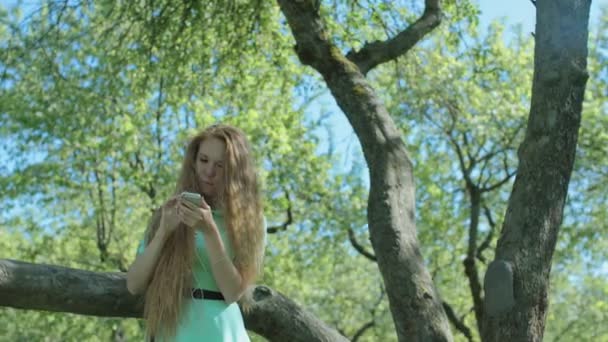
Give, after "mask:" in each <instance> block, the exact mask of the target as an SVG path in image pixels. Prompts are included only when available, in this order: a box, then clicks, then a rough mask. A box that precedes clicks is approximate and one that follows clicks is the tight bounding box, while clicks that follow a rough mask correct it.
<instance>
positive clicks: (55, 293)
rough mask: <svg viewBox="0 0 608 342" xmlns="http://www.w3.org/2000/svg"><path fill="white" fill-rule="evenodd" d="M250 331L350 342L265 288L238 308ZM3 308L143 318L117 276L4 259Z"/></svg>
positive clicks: (0, 262)
mask: <svg viewBox="0 0 608 342" xmlns="http://www.w3.org/2000/svg"><path fill="white" fill-rule="evenodd" d="M239 304H240V305H241V310H242V311H243V318H244V321H245V326H246V328H247V329H249V330H252V331H254V332H256V333H257V334H259V335H261V336H264V337H265V338H266V339H267V340H269V341H301V342H307V341H347V339H346V338H345V337H344V336H342V335H340V334H339V333H338V332H337V331H336V330H334V329H332V328H331V327H329V326H327V325H326V324H325V323H324V322H322V321H320V320H318V319H317V318H315V317H314V316H313V315H312V314H310V313H309V312H307V311H306V310H304V309H303V308H301V307H300V306H298V305H297V304H296V303H295V302H293V301H292V300H290V299H289V298H287V297H285V296H283V295H282V294H281V293H279V292H277V291H275V290H273V289H271V288H269V287H267V286H263V285H258V286H255V287H253V288H251V289H250V290H249V291H248V292H247V293H246V295H245V297H244V298H243V301H242V302H241V303H239ZM0 307H11V308H15V309H24V310H43V311H52V312H67V313H75V314H79V315H92V316H101V317H133V318H141V317H142V312H143V297H139V296H132V295H131V294H129V292H128V291H127V286H126V277H125V274H124V273H118V272H111V273H109V272H91V271H85V270H78V269H73V268H67V267H61V266H54V265H37V264H31V263H27V262H22V261H16V260H7V259H0Z"/></svg>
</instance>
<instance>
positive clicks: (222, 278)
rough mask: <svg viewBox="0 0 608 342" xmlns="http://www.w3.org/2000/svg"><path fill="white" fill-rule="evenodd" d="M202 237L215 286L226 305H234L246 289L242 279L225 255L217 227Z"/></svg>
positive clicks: (205, 232)
mask: <svg viewBox="0 0 608 342" xmlns="http://www.w3.org/2000/svg"><path fill="white" fill-rule="evenodd" d="M203 235H204V236H205V247H206V249H207V255H208V257H209V262H210V263H211V272H212V273H213V277H214V278H215V281H216V283H217V286H218V287H219V288H220V291H221V292H222V294H223V295H224V300H225V301H226V303H228V304H231V303H234V302H236V301H237V300H239V299H240V298H241V296H242V295H243V293H245V290H246V288H247V286H246V284H245V282H244V281H243V277H242V276H241V274H240V273H239V271H238V270H237V269H236V267H235V266H234V264H233V263H232V260H231V259H230V257H229V256H228V253H226V249H225V248H224V243H223V242H222V238H221V236H220V233H219V232H218V230H217V227H215V229H206V230H204V231H203Z"/></svg>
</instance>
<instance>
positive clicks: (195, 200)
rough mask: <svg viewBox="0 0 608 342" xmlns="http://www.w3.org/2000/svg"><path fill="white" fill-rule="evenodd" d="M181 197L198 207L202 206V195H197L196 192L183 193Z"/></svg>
mask: <svg viewBox="0 0 608 342" xmlns="http://www.w3.org/2000/svg"><path fill="white" fill-rule="evenodd" d="M181 197H182V198H183V199H185V200H186V201H188V202H190V203H192V204H194V205H196V206H200V205H201V195H200V194H197V193H195V192H188V191H184V192H182V193H181Z"/></svg>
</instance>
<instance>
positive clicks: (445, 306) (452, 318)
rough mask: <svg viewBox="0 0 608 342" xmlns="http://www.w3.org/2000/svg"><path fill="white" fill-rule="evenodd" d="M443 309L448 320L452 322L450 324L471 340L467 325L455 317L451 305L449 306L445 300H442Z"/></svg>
mask: <svg viewBox="0 0 608 342" xmlns="http://www.w3.org/2000/svg"><path fill="white" fill-rule="evenodd" d="M443 310H445V313H446V315H448V319H449V320H450V322H451V323H452V325H453V326H454V328H456V330H458V331H460V332H461V333H462V334H463V335H464V336H465V337H466V338H467V340H469V341H473V335H472V334H471V329H469V327H467V325H466V324H464V322H463V321H462V320H460V319H458V317H456V313H455V312H454V309H452V307H451V306H450V304H448V303H447V302H445V301H444V302H443Z"/></svg>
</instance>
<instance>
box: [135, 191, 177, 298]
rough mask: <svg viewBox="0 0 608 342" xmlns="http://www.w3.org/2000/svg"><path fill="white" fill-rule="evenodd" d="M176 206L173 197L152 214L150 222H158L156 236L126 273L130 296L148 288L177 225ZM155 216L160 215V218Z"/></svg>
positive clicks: (175, 198) (174, 197)
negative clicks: (168, 239) (168, 238)
mask: <svg viewBox="0 0 608 342" xmlns="http://www.w3.org/2000/svg"><path fill="white" fill-rule="evenodd" d="M176 206H177V197H176V196H173V197H171V198H170V199H169V200H168V201H167V202H165V204H163V206H162V207H161V209H160V210H159V211H157V212H155V213H154V215H155V216H154V217H153V218H152V221H153V222H154V221H155V220H158V221H160V222H159V223H158V224H159V226H158V229H157V231H156V234H154V238H152V241H150V244H148V246H147V247H146V248H145V249H144V252H143V253H142V254H139V255H138V256H137V258H135V261H134V262H133V264H131V266H130V267H129V270H128V271H127V290H129V292H131V293H132V294H138V293H142V292H144V291H145V290H146V289H147V288H148V284H150V279H152V274H153V272H154V268H155V267H156V263H157V262H158V259H159V257H160V254H161V251H162V249H163V246H164V244H165V241H167V237H169V236H171V234H172V233H173V231H174V230H175V229H176V228H177V226H178V225H179V217H178V216H177V207H176ZM157 215H160V218H158V216H157ZM152 224H154V223H152ZM148 229H150V228H148Z"/></svg>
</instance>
